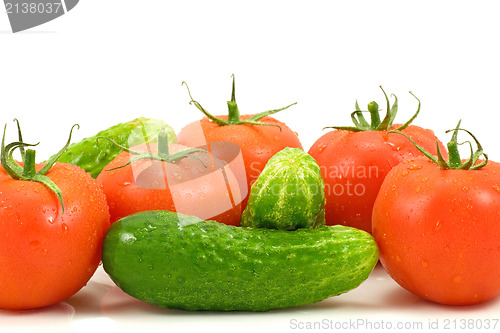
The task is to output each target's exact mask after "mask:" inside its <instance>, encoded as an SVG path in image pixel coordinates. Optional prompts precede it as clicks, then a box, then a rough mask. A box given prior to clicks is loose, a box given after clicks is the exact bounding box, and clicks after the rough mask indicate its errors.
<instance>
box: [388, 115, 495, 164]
mask: <svg viewBox="0 0 500 333" xmlns="http://www.w3.org/2000/svg"><path fill="white" fill-rule="evenodd" d="M461 122H462V121H461V120H460V121H459V122H458V124H457V126H456V127H455V128H454V129H450V130H447V131H446V132H445V133H449V132H453V135H452V137H451V140H450V142H448V144H447V148H448V161H446V160H445V159H444V158H443V155H442V154H441V151H440V149H439V141H438V140H436V145H437V157H436V156H433V155H432V154H430V153H429V152H428V151H427V150H425V149H424V148H422V147H421V146H419V145H418V144H417V143H415V141H413V140H412V139H411V138H410V137H408V136H407V135H406V134H404V133H401V132H399V131H389V132H388V134H392V133H396V134H399V135H402V136H404V137H406V138H407V139H408V140H410V141H411V142H412V143H413V145H414V146H415V147H416V148H417V149H418V150H419V151H420V152H421V153H422V154H424V155H425V156H426V157H427V158H429V159H430V160H431V161H433V162H434V163H436V164H437V165H439V167H440V168H441V169H443V170H446V169H453V170H477V169H480V168H482V167H484V166H485V165H486V164H487V163H488V155H487V154H485V153H484V151H483V147H482V146H481V144H480V143H479V141H478V140H477V138H476V137H475V136H474V135H473V134H472V133H471V132H469V131H468V130H466V129H463V128H460V124H461ZM459 131H464V132H466V133H467V134H469V135H470V136H471V137H472V138H473V140H474V141H475V143H476V146H477V150H476V151H474V149H473V148H472V143H471V142H470V141H465V142H463V143H458V140H457V138H458V132H459ZM462 144H469V147H470V151H471V154H470V157H469V158H468V159H467V160H465V161H464V162H462V158H461V157H460V152H459V149H458V145H462ZM481 156H483V157H484V160H483V161H481V162H479V157H481Z"/></svg>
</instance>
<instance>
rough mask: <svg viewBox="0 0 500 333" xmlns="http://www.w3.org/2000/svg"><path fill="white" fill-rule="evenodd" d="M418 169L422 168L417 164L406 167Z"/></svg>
mask: <svg viewBox="0 0 500 333" xmlns="http://www.w3.org/2000/svg"><path fill="white" fill-rule="evenodd" d="M420 169H422V166H421V165H417V164H412V165H410V166H409V167H408V170H420Z"/></svg>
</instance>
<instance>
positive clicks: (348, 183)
mask: <svg viewBox="0 0 500 333" xmlns="http://www.w3.org/2000/svg"><path fill="white" fill-rule="evenodd" d="M398 126H399V125H394V126H393V128H397V127H398ZM401 132H402V133H404V134H406V135H408V136H409V137H410V138H412V139H413V140H414V141H416V142H417V143H418V144H419V145H421V146H422V147H424V148H425V149H427V150H428V151H429V152H430V153H432V154H436V140H437V138H436V136H435V135H434V132H433V131H431V130H428V129H424V128H421V127H418V126H414V125H410V126H408V127H407V128H406V129H404V130H402V131H401ZM440 149H441V152H442V153H443V155H445V154H446V151H445V148H444V146H443V145H442V144H441V143H440ZM309 154H310V155H311V156H312V157H314V158H315V159H316V161H317V162H318V165H319V166H320V169H321V172H322V175H323V180H324V181H325V196H326V206H325V215H326V224H327V225H334V224H342V225H347V226H351V227H355V228H358V229H362V230H364V231H366V232H369V233H371V229H372V228H371V218H372V209H373V203H374V201H375V198H376V197H377V194H378V191H379V189H380V186H381V184H382V182H383V180H384V178H385V176H386V175H387V173H388V172H389V171H390V170H391V169H392V168H393V167H394V166H396V165H397V164H399V163H401V162H402V161H403V160H405V159H407V158H411V157H413V156H417V155H419V154H421V153H420V152H419V151H418V150H417V148H415V146H414V145H413V144H412V143H411V142H410V141H409V140H408V139H407V138H405V137H403V136H401V135H398V134H388V133H387V131H361V132H350V131H346V130H333V131H330V132H328V133H326V134H324V135H323V136H321V137H320V138H319V139H318V140H317V141H316V142H315V143H314V144H313V145H312V146H311V148H310V149H309Z"/></svg>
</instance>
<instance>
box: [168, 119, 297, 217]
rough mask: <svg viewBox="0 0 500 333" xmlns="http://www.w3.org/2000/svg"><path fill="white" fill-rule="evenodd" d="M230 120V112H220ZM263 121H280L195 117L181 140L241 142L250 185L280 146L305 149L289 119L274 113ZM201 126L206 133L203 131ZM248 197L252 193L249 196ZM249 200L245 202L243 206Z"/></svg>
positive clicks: (189, 142)
mask: <svg viewBox="0 0 500 333" xmlns="http://www.w3.org/2000/svg"><path fill="white" fill-rule="evenodd" d="M252 116H253V115H241V119H242V120H246V119H249V118H251V117H252ZM217 118H220V119H223V120H227V116H217ZM260 121H261V122H263V123H269V124H274V125H278V126H280V127H281V130H280V128H278V127H276V126H265V125H247V124H241V125H228V126H219V125H217V124H216V123H214V122H212V121H211V120H209V119H208V118H206V117H204V118H203V119H201V120H200V121H195V122H193V123H190V124H188V125H186V126H185V127H184V128H183V129H182V130H181V131H180V132H179V134H178V135H177V142H178V143H179V144H183V145H186V146H190V147H196V146H200V145H204V144H206V142H232V143H235V144H237V145H239V146H240V149H241V154H242V156H243V161H244V164H245V171H246V174H247V183H248V189H250V187H251V185H252V184H253V183H254V182H255V180H256V179H257V177H258V176H259V175H260V173H261V172H262V170H263V169H264V166H265V165H266V163H267V161H268V160H269V159H270V158H271V157H272V156H273V155H274V154H276V153H277V152H279V151H280V150H282V149H284V148H286V147H290V148H300V149H302V144H301V143H300V141H299V138H298V136H297V133H295V132H293V131H292V130H291V129H290V128H289V127H288V126H286V124H285V123H283V122H280V121H278V120H276V119H275V118H273V117H269V116H267V117H264V118H262V119H261V120H260ZM200 125H201V130H202V132H203V133H199V132H200ZM200 134H203V135H204V140H206V142H200V140H199V139H200ZM247 198H248V196H247ZM245 206H246V200H245V202H244V203H243V207H242V208H243V209H244V208H245Z"/></svg>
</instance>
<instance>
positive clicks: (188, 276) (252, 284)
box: [102, 211, 378, 311]
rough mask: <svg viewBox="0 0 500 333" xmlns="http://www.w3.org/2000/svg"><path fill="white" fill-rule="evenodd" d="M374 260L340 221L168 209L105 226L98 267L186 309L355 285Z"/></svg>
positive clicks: (261, 302)
mask: <svg viewBox="0 0 500 333" xmlns="http://www.w3.org/2000/svg"><path fill="white" fill-rule="evenodd" d="M377 261H378V247H377V245H376V243H375V241H374V240H373V238H372V236H371V235H369V234H368V233H366V232H364V231H361V230H358V229H354V228H349V227H345V226H340V225H337V226H329V227H327V226H323V227H320V228H317V229H297V230H295V231H285V230H275V229H266V228H243V227H234V226H229V225H225V224H221V223H218V222H214V221H202V220H200V219H198V218H196V217H192V216H186V215H182V214H176V213H173V212H168V211H147V212H141V213H137V214H134V215H130V216H128V217H125V218H123V219H121V220H119V221H117V222H115V223H114V224H113V225H112V226H111V227H110V229H109V230H108V232H107V234H106V237H105V240H104V244H103V252H102V262H103V267H104V270H105V271H106V272H107V273H108V274H109V276H110V277H111V278H112V279H113V281H114V282H115V283H116V284H117V285H118V286H119V287H120V288H121V289H122V290H123V291H124V292H126V293H128V294H130V295H131V296H133V297H136V298H138V299H140V300H143V301H145V302H148V303H151V304H154V305H157V306H160V307H168V308H181V309H186V310H218V311H231V310H245V311H267V310H270V309H274V308H285V307H292V306H298V305H303V304H311V303H315V302H318V301H321V300H324V299H326V298H329V297H331V296H336V295H339V294H342V293H345V292H347V291H349V290H351V289H354V288H356V287H358V286H359V285H360V284H361V283H362V282H363V281H364V280H365V279H366V278H367V277H368V276H369V274H370V272H371V271H372V270H373V268H374V266H375V265H376V263H377Z"/></svg>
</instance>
